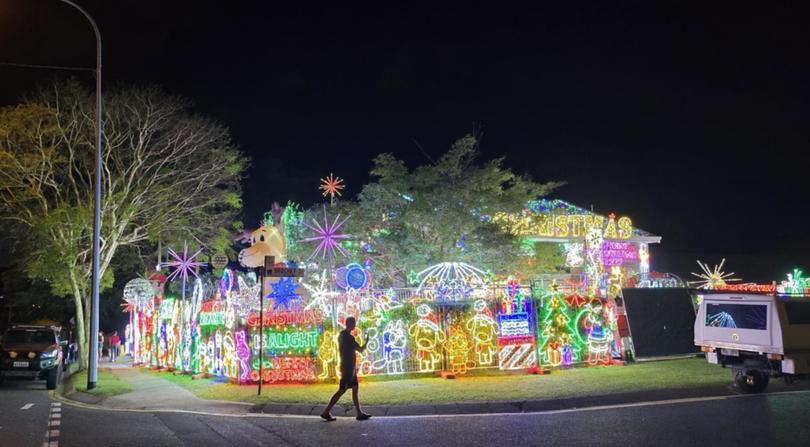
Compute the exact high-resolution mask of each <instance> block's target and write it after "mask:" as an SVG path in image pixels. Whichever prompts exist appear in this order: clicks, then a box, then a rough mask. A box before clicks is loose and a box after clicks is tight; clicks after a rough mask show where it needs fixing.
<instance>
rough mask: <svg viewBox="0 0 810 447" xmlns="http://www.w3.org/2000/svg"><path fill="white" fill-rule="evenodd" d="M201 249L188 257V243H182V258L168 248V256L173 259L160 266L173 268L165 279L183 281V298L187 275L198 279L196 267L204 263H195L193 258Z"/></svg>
mask: <svg viewBox="0 0 810 447" xmlns="http://www.w3.org/2000/svg"><path fill="white" fill-rule="evenodd" d="M202 251H203V249H202V248H200V249H199V250H197V251H196V252H194V254H193V255H191V256H189V255H188V242H187V241H184V242H183V254H182V256H181V255H179V254H178V253H177V252H175V251H174V250H172V249H171V248H169V256H171V257H172V258H174V260H173V261H167V262H164V263H162V264H161V265H163V266H166V267H173V268H174V271H173V272H172V273H171V274H169V276H168V277H167V279H174V278H181V279H182V281H183V296H184V297H185V295H186V281H188V274H189V273H191V274H193V275H194V277H195V278H199V276H198V275H197V267H200V266H203V265H205V264H206V263H205V262H200V261H195V260H194V258H196V257H197V256H199V255H200V253H202Z"/></svg>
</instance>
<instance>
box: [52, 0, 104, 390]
mask: <svg viewBox="0 0 810 447" xmlns="http://www.w3.org/2000/svg"><path fill="white" fill-rule="evenodd" d="M61 1H62V2H63V3H67V4H68V5H70V6H72V7H74V8H76V9H77V10H79V12H81V13H82V15H84V16H85V17H86V18H87V20H88V21H89V22H90V25H92V26H93V32H94V33H95V34H96V186H95V193H96V197H95V203H94V205H95V210H94V212H93V279H92V281H93V286H92V295H91V299H92V302H91V304H90V307H91V311H90V333H89V334H87V335H88V337H90V352H89V354H90V357H89V360H90V362H89V365H88V368H89V371H88V372H87V389H88V390H91V389H93V388H95V387H96V382H97V381H98V348H99V346H98V289H99V281H100V278H99V275H98V273H99V262H98V261H99V259H98V258H99V252H100V251H101V32H100V31H99V30H98V25H96V21H95V20H93V17H91V16H90V14H88V13H87V11H85V10H84V9H82V7H81V6H79V5H77V4H76V3H73V2H72V1H71V0H61ZM78 323H79V324H84V323H83V322H78Z"/></svg>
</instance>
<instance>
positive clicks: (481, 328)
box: [467, 300, 498, 365]
mask: <svg viewBox="0 0 810 447" xmlns="http://www.w3.org/2000/svg"><path fill="white" fill-rule="evenodd" d="M473 308H474V309H475V315H474V316H473V317H472V318H470V319H469V320H467V330H469V331H470V334H472V337H473V343H474V345H475V352H476V353H477V355H478V364H479V365H489V364H491V363H492V360H493V356H494V355H495V353H496V352H497V351H498V349H497V341H498V324H497V323H495V320H493V319H492V317H490V316H489V315H487V314H486V313H485V311H486V309H487V305H486V303H485V302H484V300H477V301H476V302H475V304H473Z"/></svg>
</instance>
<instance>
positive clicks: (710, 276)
mask: <svg viewBox="0 0 810 447" xmlns="http://www.w3.org/2000/svg"><path fill="white" fill-rule="evenodd" d="M725 263H726V259H725V258H723V260H722V261H720V265H715V266H714V268H713V269H709V265H708V264H704V263H702V262H700V260H698V261H697V264H698V265H699V266H700V268H701V270H703V273H694V272H692V275H693V276H696V277H698V278H700V280H696V281H687V282H688V284H689V285H690V286H692V285H694V286H697V287H698V288H699V289H714V288H716V287H718V286H724V285H726V283H728V282H732V281H740V279H739V278H732V276H734V272H731V273H725V272H723V264H725Z"/></svg>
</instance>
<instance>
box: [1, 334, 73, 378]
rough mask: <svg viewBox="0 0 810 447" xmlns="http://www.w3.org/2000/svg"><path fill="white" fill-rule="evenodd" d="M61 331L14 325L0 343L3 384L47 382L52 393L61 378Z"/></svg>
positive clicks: (63, 342)
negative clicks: (13, 380)
mask: <svg viewBox="0 0 810 447" xmlns="http://www.w3.org/2000/svg"><path fill="white" fill-rule="evenodd" d="M66 343H67V342H66V341H61V340H59V335H58V331H57V330H55V328H52V327H49V326H31V325H15V326H12V327H11V328H10V329H8V330H7V331H6V333H5V335H4V336H3V339H2V342H1V343H0V383H2V382H3V381H4V380H5V379H11V378H29V379H37V378H39V379H45V380H46V381H47V382H46V387H47V388H48V389H49V390H52V389H55V388H56V385H57V384H58V383H59V380H61V377H62V368H61V367H60V365H61V364H62V346H64V345H65V344H66Z"/></svg>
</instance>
